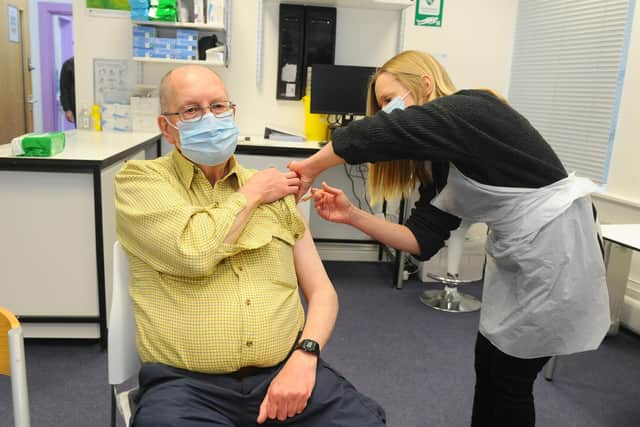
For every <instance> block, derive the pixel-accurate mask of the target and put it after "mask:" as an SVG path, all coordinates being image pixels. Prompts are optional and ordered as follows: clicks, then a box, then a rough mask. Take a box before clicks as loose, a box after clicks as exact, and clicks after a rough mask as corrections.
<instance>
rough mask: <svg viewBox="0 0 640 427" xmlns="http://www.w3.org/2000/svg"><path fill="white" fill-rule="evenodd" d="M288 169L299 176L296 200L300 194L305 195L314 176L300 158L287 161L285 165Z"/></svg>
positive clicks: (300, 196) (299, 197) (298, 199)
mask: <svg viewBox="0 0 640 427" xmlns="http://www.w3.org/2000/svg"><path fill="white" fill-rule="evenodd" d="M287 167H288V168H289V170H290V171H292V172H295V173H296V174H297V175H298V177H300V188H299V189H298V193H297V194H296V201H300V199H301V198H302V196H304V195H305V193H306V192H307V191H309V188H311V184H313V181H314V180H315V179H316V177H315V176H313V175H312V174H311V172H310V171H309V170H308V168H306V167H305V166H304V161H302V160H294V161H292V162H289V164H288V165H287Z"/></svg>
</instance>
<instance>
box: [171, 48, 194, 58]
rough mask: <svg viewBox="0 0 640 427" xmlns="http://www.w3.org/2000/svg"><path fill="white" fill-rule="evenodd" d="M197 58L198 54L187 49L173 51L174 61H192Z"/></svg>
mask: <svg viewBox="0 0 640 427" xmlns="http://www.w3.org/2000/svg"><path fill="white" fill-rule="evenodd" d="M197 56H198V52H196V51H195V50H187V49H180V48H176V49H173V57H174V58H175V59H186V60H190V61H194V60H196V59H197Z"/></svg>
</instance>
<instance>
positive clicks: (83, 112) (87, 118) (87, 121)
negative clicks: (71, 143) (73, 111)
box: [78, 105, 91, 129]
mask: <svg viewBox="0 0 640 427" xmlns="http://www.w3.org/2000/svg"><path fill="white" fill-rule="evenodd" d="M78 129H91V114H90V113H89V108H88V107H87V106H86V105H83V106H82V108H81V109H80V117H79V118H78Z"/></svg>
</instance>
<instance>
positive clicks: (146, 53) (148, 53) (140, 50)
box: [133, 47, 151, 58]
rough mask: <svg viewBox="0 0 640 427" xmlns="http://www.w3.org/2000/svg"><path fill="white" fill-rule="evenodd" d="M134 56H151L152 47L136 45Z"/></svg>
mask: <svg viewBox="0 0 640 427" xmlns="http://www.w3.org/2000/svg"><path fill="white" fill-rule="evenodd" d="M133 56H134V58H151V49H144V48H139V47H134V48H133Z"/></svg>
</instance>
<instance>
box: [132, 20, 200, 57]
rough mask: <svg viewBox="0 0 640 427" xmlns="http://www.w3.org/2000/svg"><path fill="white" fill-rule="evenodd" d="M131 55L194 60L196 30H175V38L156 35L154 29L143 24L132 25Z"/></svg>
mask: <svg viewBox="0 0 640 427" xmlns="http://www.w3.org/2000/svg"><path fill="white" fill-rule="evenodd" d="M133 56H134V57H136V58H165V59H183V60H196V59H197V58H198V31H197V30H185V29H178V30H176V38H167V37H156V29H155V28H154V27H147V26H144V25H135V26H134V27H133Z"/></svg>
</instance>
